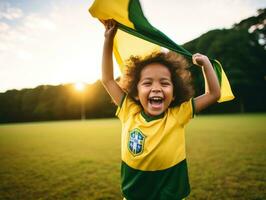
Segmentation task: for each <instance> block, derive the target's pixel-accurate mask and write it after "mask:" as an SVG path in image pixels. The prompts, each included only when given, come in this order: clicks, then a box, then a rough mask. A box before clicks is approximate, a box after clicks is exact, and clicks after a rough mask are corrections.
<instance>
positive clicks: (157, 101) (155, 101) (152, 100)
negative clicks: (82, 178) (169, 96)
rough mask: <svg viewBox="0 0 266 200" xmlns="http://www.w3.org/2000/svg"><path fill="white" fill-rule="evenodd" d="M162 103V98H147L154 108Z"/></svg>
mask: <svg viewBox="0 0 266 200" xmlns="http://www.w3.org/2000/svg"><path fill="white" fill-rule="evenodd" d="M163 101H164V98H163V97H157V96H155V97H149V103H150V104H151V105H152V106H154V107H158V106H161V105H162V103H163Z"/></svg>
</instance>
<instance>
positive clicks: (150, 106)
mask: <svg viewBox="0 0 266 200" xmlns="http://www.w3.org/2000/svg"><path fill="white" fill-rule="evenodd" d="M137 88H138V96H137V97H136V99H137V100H139V101H140V103H141V105H142V107H143V109H144V112H145V113H146V114H148V115H150V116H156V115H159V114H161V113H163V112H164V111H165V110H166V109H167V108H168V107H169V105H170V104H171V102H172V101H173V100H174V96H173V83H172V79H171V73H170V71H169V70H168V68H167V67H165V66H164V65H162V64H160V63H151V64H149V65H147V66H145V67H144V68H143V70H142V71H141V73H140V80H139V82H138V87H137Z"/></svg>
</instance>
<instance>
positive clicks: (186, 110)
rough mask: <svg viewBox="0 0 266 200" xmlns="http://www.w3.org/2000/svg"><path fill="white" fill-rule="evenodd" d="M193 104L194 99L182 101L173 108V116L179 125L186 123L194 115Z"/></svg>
mask: <svg viewBox="0 0 266 200" xmlns="http://www.w3.org/2000/svg"><path fill="white" fill-rule="evenodd" d="M194 112H195V106H194V99H193V98H191V99H190V100H189V101H185V102H183V103H182V104H181V105H180V106H179V107H176V108H175V109H174V115H175V118H176V119H177V120H178V121H179V123H180V124H181V125H186V124H187V123H188V122H189V120H190V119H192V118H193V117H194Z"/></svg>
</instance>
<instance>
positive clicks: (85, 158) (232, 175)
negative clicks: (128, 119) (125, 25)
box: [0, 114, 266, 200]
mask: <svg viewBox="0 0 266 200" xmlns="http://www.w3.org/2000/svg"><path fill="white" fill-rule="evenodd" d="M265 123H266V115H265V114H261V115H224V116H200V117H196V118H195V119H193V120H192V121H191V122H190V124H189V126H188V127H187V130H186V142H187V159H188V166H189V176H190V183H191V189H192V191H191V194H190V196H189V198H187V199H188V200H206V199H210V200H213V199H215V200H216V199H226V200H230V199H235V200H236V199H237V200H239V199H240V200H242V199H243V200H250V199H254V200H260V199H261V200H262V199H266V192H265V188H266V154H265V153H266V143H265V141H266V125H265ZM120 128H121V127H120V123H119V121H118V120H116V119H108V120H106V119H105V120H87V121H83V122H81V121H68V122H42V123H25V124H10V125H0V199H5V200H9V199H12V200H16V199H18V200H20V199H22V200H24V199H27V200H30V199H34V200H35V199H51V200H52V199H53V200H54V199H71V200H72V199H81V200H82V199H84V200H85V199H92V200H94V199H95V200H96V199H98V200H100V199H102V200H105V199H106V200H108V199H114V200H115V199H121V195H120V185H119V181H120Z"/></svg>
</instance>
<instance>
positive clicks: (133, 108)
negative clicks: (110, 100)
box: [115, 94, 141, 122]
mask: <svg viewBox="0 0 266 200" xmlns="http://www.w3.org/2000/svg"><path fill="white" fill-rule="evenodd" d="M140 110H141V108H140V106H139V105H138V104H136V102H134V101H133V100H132V99H131V98H130V97H129V96H128V95H127V94H125V96H124V97H123V99H122V101H121V103H120V105H119V106H118V107H117V110H116V113H115V115H116V116H117V117H118V118H119V119H120V120H121V121H122V122H125V121H126V120H127V119H128V118H129V116H130V115H133V114H135V113H137V112H140Z"/></svg>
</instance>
